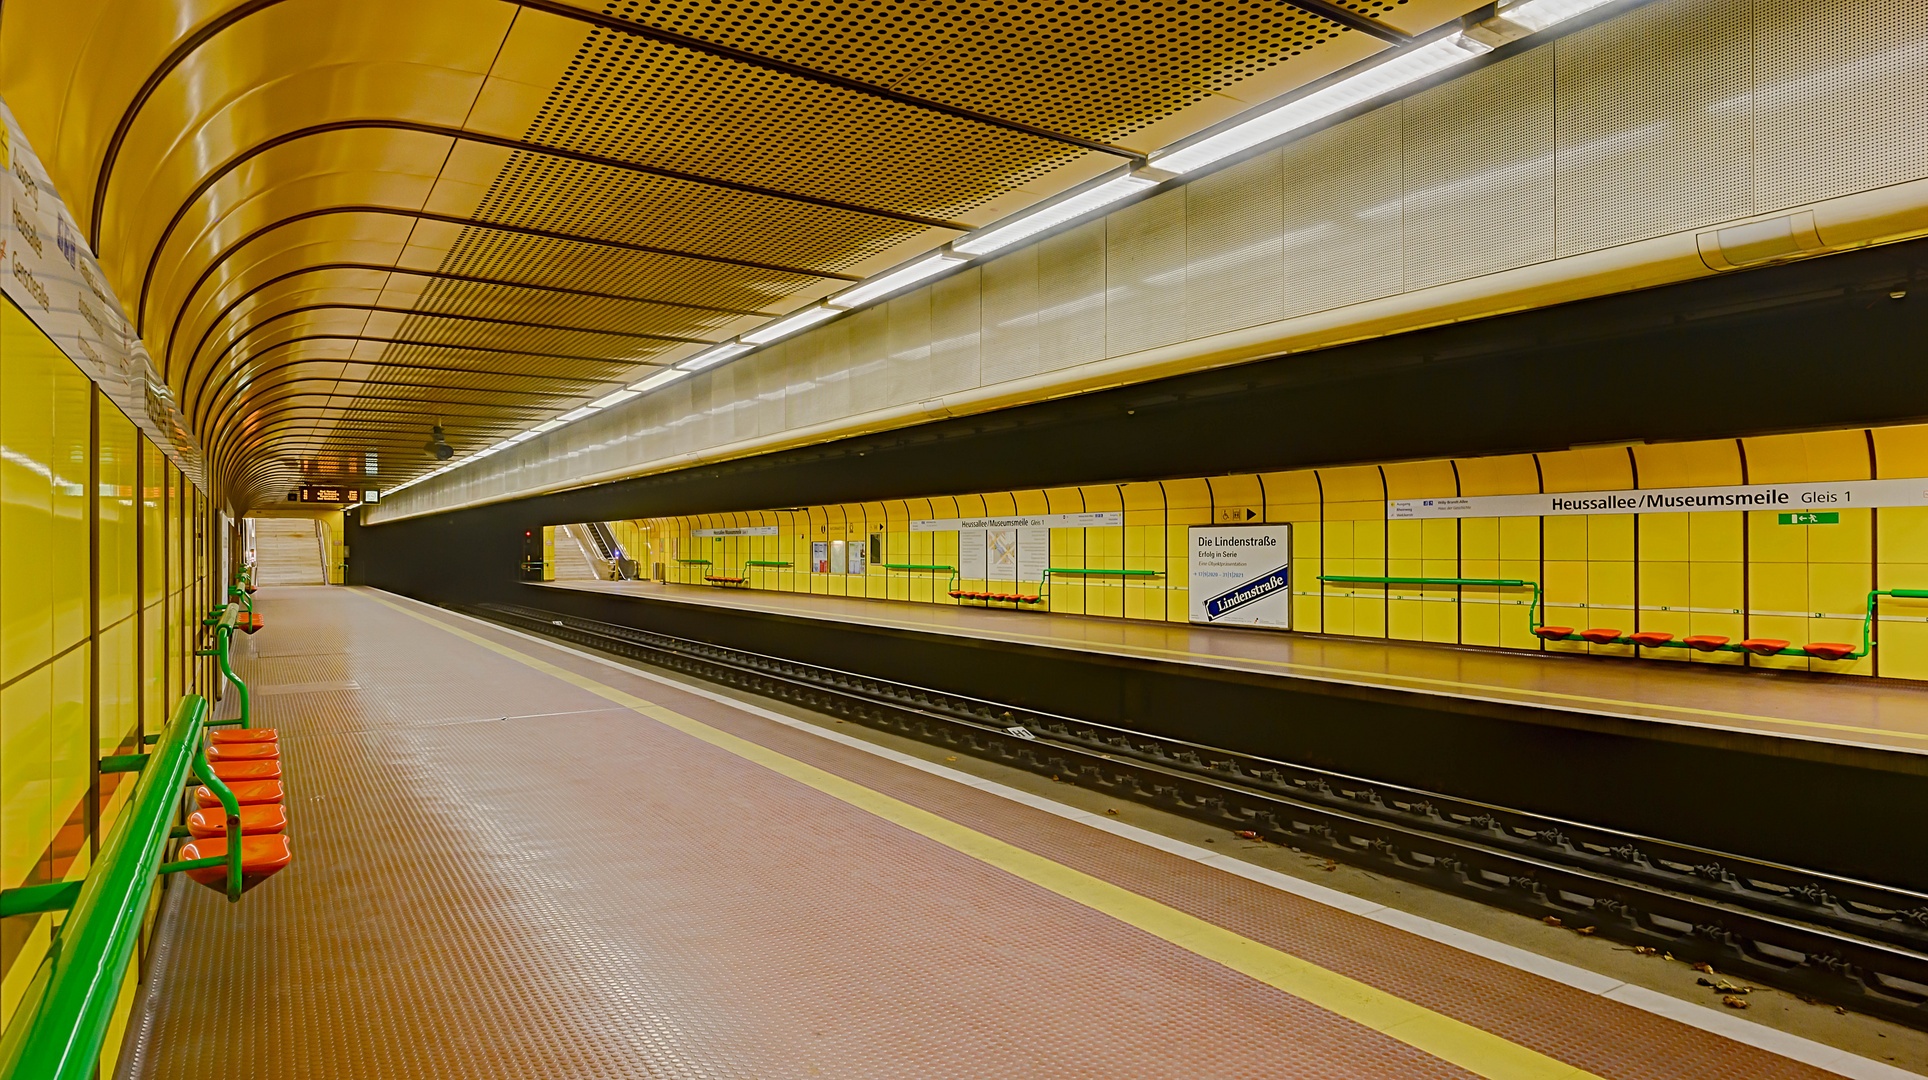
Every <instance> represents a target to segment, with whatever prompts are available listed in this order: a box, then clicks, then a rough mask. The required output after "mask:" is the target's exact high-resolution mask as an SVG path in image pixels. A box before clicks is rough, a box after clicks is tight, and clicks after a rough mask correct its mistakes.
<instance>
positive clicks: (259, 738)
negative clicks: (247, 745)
mask: <svg viewBox="0 0 1928 1080" xmlns="http://www.w3.org/2000/svg"><path fill="white" fill-rule="evenodd" d="M208 739H209V741H211V742H217V743H237V742H274V741H275V730H274V729H273V728H271V727H219V728H215V729H214V730H213V731H212V732H210V733H209V735H208Z"/></svg>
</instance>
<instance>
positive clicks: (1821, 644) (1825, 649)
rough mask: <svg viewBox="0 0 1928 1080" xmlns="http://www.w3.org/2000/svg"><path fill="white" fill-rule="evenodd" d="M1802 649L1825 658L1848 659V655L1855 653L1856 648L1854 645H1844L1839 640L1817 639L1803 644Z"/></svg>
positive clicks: (1809, 653) (1810, 654) (1811, 654)
mask: <svg viewBox="0 0 1928 1080" xmlns="http://www.w3.org/2000/svg"><path fill="white" fill-rule="evenodd" d="M1801 651H1802V652H1804V653H1807V654H1808V655H1809V656H1818V657H1820V658H1821V659H1823V660H1846V659H1847V658H1848V657H1850V656H1852V655H1854V652H1855V648H1854V646H1852V645H1843V644H1841V643H1840V642H1838V641H1816V642H1812V643H1810V644H1807V645H1803V646H1801Z"/></svg>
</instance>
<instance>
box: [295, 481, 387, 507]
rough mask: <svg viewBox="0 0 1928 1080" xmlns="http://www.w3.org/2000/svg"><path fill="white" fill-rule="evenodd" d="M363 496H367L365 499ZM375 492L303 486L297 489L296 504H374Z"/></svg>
mask: <svg viewBox="0 0 1928 1080" xmlns="http://www.w3.org/2000/svg"><path fill="white" fill-rule="evenodd" d="M363 496H367V497H366V498H363ZM375 499H376V495H375V492H373V491H364V490H363V489H361V488H345V487H332V486H329V485H326V484H303V485H301V486H300V487H298V488H296V489H295V498H294V501H296V502H304V503H323V504H327V505H331V506H340V505H343V504H346V503H356V502H374V501H375Z"/></svg>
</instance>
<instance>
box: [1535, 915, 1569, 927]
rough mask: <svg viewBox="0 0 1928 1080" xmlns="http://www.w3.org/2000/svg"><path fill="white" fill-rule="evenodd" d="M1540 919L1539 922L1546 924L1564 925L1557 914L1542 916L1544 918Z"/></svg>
mask: <svg viewBox="0 0 1928 1080" xmlns="http://www.w3.org/2000/svg"><path fill="white" fill-rule="evenodd" d="M1540 921H1541V922H1543V923H1545V924H1547V925H1548V926H1564V925H1565V924H1564V923H1562V922H1561V921H1560V917H1559V916H1558V915H1548V916H1547V917H1546V918H1544V919H1541V920H1540Z"/></svg>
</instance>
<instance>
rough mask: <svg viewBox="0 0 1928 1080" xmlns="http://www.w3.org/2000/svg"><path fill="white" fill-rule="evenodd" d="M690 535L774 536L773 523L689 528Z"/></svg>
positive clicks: (775, 533) (775, 529)
mask: <svg viewBox="0 0 1928 1080" xmlns="http://www.w3.org/2000/svg"><path fill="white" fill-rule="evenodd" d="M690 535H691V536H775V535H777V527H776V526H775V525H745V526H743V527H741V528H735V529H691V530H690Z"/></svg>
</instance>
